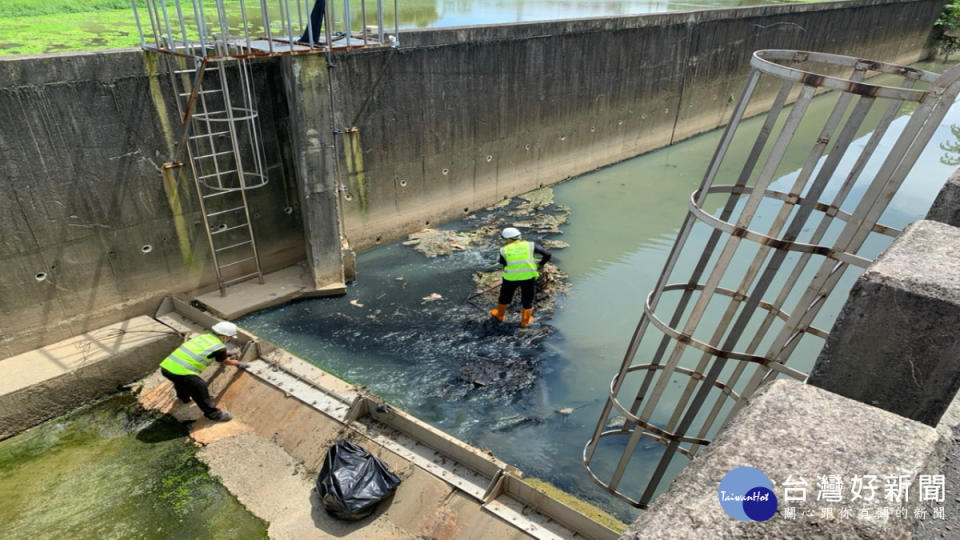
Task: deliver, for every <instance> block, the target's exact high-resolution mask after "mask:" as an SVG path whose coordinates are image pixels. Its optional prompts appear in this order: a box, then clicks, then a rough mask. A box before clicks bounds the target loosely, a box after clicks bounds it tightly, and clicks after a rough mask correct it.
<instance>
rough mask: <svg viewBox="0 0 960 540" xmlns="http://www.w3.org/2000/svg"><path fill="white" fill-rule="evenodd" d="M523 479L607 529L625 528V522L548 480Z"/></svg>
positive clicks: (618, 529) (624, 529)
mask: <svg viewBox="0 0 960 540" xmlns="http://www.w3.org/2000/svg"><path fill="white" fill-rule="evenodd" d="M523 481H524V482H525V483H526V484H528V485H530V486H533V487H534V488H536V489H538V490H540V491H542V492H544V493H546V494H547V495H549V496H551V497H553V498H554V499H556V500H558V501H560V502H562V503H563V504H565V505H567V506H569V507H570V508H572V509H573V510H576V511H577V512H580V513H581V514H583V515H585V516H587V517H588V518H590V519H592V520H594V521H596V522H598V523H600V524H601V525H603V526H604V527H607V528H608V529H611V530H614V531H616V532H618V533H622V532H624V531H626V530H627V524H626V523H624V522H622V521H620V520H619V519H617V518H615V517H613V516H611V515H610V514H608V513H606V512H604V511H603V510H601V509H599V508H597V507H596V506H594V505H592V504H590V503H588V502H587V501H585V500H583V499H579V498H577V497H575V496H573V495H571V494H569V493H567V492H566V491H563V490H562V489H560V488H558V487H557V486H554V485H553V484H551V483H550V482H546V481H543V480H540V479H538V478H524V479H523Z"/></svg>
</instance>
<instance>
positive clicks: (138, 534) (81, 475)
mask: <svg viewBox="0 0 960 540" xmlns="http://www.w3.org/2000/svg"><path fill="white" fill-rule="evenodd" d="M186 437H187V434H186V431H185V430H184V429H183V427H182V426H181V425H180V424H179V423H177V422H176V421H174V420H173V419H171V418H169V417H164V416H160V415H157V414H153V413H147V412H144V411H143V410H142V409H141V408H140V407H139V406H138V404H137V402H136V399H135V398H134V397H133V396H131V395H129V394H126V395H119V396H115V397H112V398H110V399H108V400H106V401H103V402H101V403H99V404H96V405H93V406H91V407H88V408H84V409H80V410H77V411H75V412H73V413H71V414H69V415H67V416H64V417H61V418H58V419H55V420H51V421H49V422H46V423H44V424H41V425H40V426H37V427H35V428H33V429H30V430H28V431H26V432H24V433H22V434H20V435H17V436H16V437H12V438H10V439H7V440H5V441H2V442H0V501H2V503H0V524H2V525H0V527H2V528H0V537H2V538H10V539H13V538H23V539H27V538H29V539H38V538H57V537H60V538H70V539H91V540H92V539H104V538H142V539H154V538H155V539H168V538H196V539H200V538H204V539H206V538H231V539H233V538H251V539H252V538H266V523H265V522H264V521H262V520H260V519H258V518H256V517H255V516H253V515H252V514H250V513H249V512H247V510H246V509H245V508H244V507H243V506H242V505H241V504H240V503H239V502H237V500H236V498H235V497H234V496H233V495H231V494H230V493H229V492H228V491H227V490H226V489H225V488H224V487H223V486H222V485H220V484H219V483H218V482H217V481H216V480H214V479H212V478H211V477H210V476H209V474H208V472H207V467H206V465H204V464H203V463H201V462H200V461H198V460H197V459H196V457H195V455H196V452H197V448H196V447H195V446H193V445H192V444H185V443H184V441H185V439H186Z"/></svg>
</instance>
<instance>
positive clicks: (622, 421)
mask: <svg viewBox="0 0 960 540" xmlns="http://www.w3.org/2000/svg"><path fill="white" fill-rule="evenodd" d="M626 423H627V419H626V418H625V417H623V416H614V417H612V418H610V420H609V421H608V422H607V425H606V427H607V428H609V429H621V428H623V426H624V425H626Z"/></svg>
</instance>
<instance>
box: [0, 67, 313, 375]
mask: <svg viewBox="0 0 960 540" xmlns="http://www.w3.org/2000/svg"><path fill="white" fill-rule="evenodd" d="M155 62H156V57H153V56H148V55H144V54H143V53H141V52H139V51H109V52H97V53H82V54H56V55H42V56H27V57H8V58H3V59H0V193H2V196H0V215H3V216H4V219H3V220H0V276H3V278H2V279H0V358H6V357H8V356H11V355H14V354H17V353H19V352H22V351H25V350H29V349H32V348H35V347H38V346H41V345H44V344H47V343H52V342H55V341H58V340H60V339H63V338H65V337H68V336H73V335H77V334H80V333H82V332H85V331H87V330H90V329H93V328H98V327H100V326H103V325H105V324H109V323H112V322H116V321H118V320H121V319H124V318H127V317H129V316H132V315H135V314H142V313H146V312H148V311H149V312H152V311H153V309H155V308H156V304H157V302H158V301H159V299H160V298H162V296H163V295H165V294H168V293H170V292H179V291H187V290H192V289H196V288H198V287H202V286H204V285H209V284H211V283H215V278H214V275H213V270H212V264H211V262H210V256H209V247H208V244H207V239H206V235H205V234H204V232H203V225H202V221H201V216H200V213H199V209H198V203H197V198H196V194H195V191H194V188H193V181H192V179H189V177H182V178H180V181H179V184H178V185H165V183H164V181H163V179H162V177H161V174H160V170H159V168H158V167H159V166H160V165H161V164H162V163H163V162H165V161H168V160H169V159H171V156H172V154H173V148H174V146H173V145H174V143H175V141H177V140H178V139H179V136H180V133H179V128H178V124H177V123H176V122H177V118H176V116H177V109H176V103H175V102H174V101H173V98H172V90H171V89H170V81H169V77H167V76H162V77H157V76H156V75H155V73H157V71H158V69H157V68H156V67H155ZM279 67H280V66H279V64H277V63H259V64H258V68H259V69H258V71H257V75H256V76H257V79H258V81H257V82H258V84H259V88H260V89H262V90H261V91H260V95H259V97H260V98H261V104H260V112H261V120H262V122H263V125H262V129H263V131H264V133H271V134H274V135H275V136H271V137H266V153H267V162H268V163H269V164H272V168H271V169H270V172H269V175H270V180H271V183H270V184H269V185H268V186H267V187H265V188H262V189H260V190H257V191H254V192H251V206H252V211H253V216H252V218H253V224H254V228H255V229H256V231H257V235H258V238H259V242H258V244H259V247H260V248H261V250H262V251H264V252H265V255H266V259H267V261H269V262H268V264H267V266H268V268H271V267H272V268H278V267H282V266H286V265H288V264H291V263H293V262H296V261H297V260H300V259H302V258H303V244H302V232H300V231H301V228H300V220H299V213H298V212H294V213H292V214H290V215H288V214H286V213H284V211H283V209H284V208H285V207H287V206H291V207H294V208H298V203H297V198H296V191H295V189H296V188H295V185H291V184H290V181H288V180H287V179H288V177H290V174H289V173H288V167H289V166H288V165H287V164H288V163H290V162H291V159H290V157H289V155H285V154H289V150H288V146H289V143H288V141H287V136H286V133H287V129H286V125H285V123H286V108H285V107H286V106H285V103H284V101H283V100H282V99H280V100H277V99H274V98H275V97H276V96H281V98H282V96H283V88H282V78H281V76H280V75H279ZM161 72H162V71H161ZM184 170H185V169H184ZM146 245H150V247H151V250H150V252H149V253H143V251H142V248H143V247H144V246H146ZM41 272H43V273H45V274H46V279H44V280H43V281H38V280H37V279H36V276H37V274H39V273H41Z"/></svg>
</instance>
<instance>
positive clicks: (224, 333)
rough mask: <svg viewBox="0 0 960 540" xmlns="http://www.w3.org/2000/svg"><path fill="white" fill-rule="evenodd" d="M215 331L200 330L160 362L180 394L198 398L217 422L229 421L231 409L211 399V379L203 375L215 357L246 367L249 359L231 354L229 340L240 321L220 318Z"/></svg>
mask: <svg viewBox="0 0 960 540" xmlns="http://www.w3.org/2000/svg"><path fill="white" fill-rule="evenodd" d="M210 330H212V332H211V333H206V334H200V335H199V336H196V337H194V338H191V339H189V340H187V341H186V342H185V343H184V344H183V345H180V346H179V347H177V349H176V350H175V351H173V352H172V353H170V355H169V356H167V357H166V358H164V360H163V362H161V363H160V373H161V374H162V375H163V376H164V377H166V378H167V379H169V380H170V382H172V383H173V388H174V390H175V391H176V392H177V397H178V398H180V401H182V402H183V403H190V401H194V402H195V403H196V404H197V406H198V407H200V410H201V411H203V415H204V416H206V417H207V418H209V419H210V420H214V421H217V422H226V421H227V420H230V419H231V418H233V417H232V416H231V415H230V413H228V412H225V411H222V410H220V409H218V408H217V406H216V405H214V403H213V400H212V399H210V390H209V389H208V388H207V382H206V381H205V380H203V378H201V377H200V373H202V372H203V370H204V369H206V368H207V367H208V366H210V365H211V364H212V363H213V362H214V361H216V362H222V363H224V364H227V365H228V366H237V367H239V368H240V369H246V368H247V364H246V363H245V362H239V361H237V360H236V358H234V357H233V356H231V355H228V354H227V347H226V345H224V343H225V342H226V341H229V340H230V339H231V338H235V337H237V325H235V324H233V323H232V322H229V321H220V322H218V323H217V324H214V325H213V326H212V327H211V328H210Z"/></svg>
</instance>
